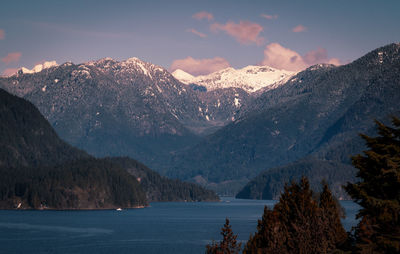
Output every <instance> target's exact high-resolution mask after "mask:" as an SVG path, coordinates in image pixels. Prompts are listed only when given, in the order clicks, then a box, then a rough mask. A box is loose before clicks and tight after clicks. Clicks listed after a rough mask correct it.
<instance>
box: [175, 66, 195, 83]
mask: <svg viewBox="0 0 400 254" xmlns="http://www.w3.org/2000/svg"><path fill="white" fill-rule="evenodd" d="M171 74H172V76H174V77H175V78H176V79H177V80H179V81H181V82H182V83H184V84H190V83H191V82H192V81H193V80H194V79H195V77H194V76H193V75H191V74H189V73H187V72H185V71H183V70H181V69H176V70H175V71H174V72H172V73H171Z"/></svg>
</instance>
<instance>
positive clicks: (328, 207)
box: [243, 177, 347, 254]
mask: <svg viewBox="0 0 400 254" xmlns="http://www.w3.org/2000/svg"><path fill="white" fill-rule="evenodd" d="M346 238H347V237H346V232H345V230H344V229H343V226H342V225H341V223H340V215H339V208H338V204H337V203H336V202H335V200H334V198H333V197H332V194H331V192H330V190H329V188H328V187H327V186H326V185H325V186H324V191H323V192H322V193H321V195H320V199H319V200H318V199H316V198H314V193H313V192H312V190H311V189H310V184H309V182H308V180H307V178H305V177H303V178H302V179H301V180H300V183H299V184H296V183H294V182H292V184H291V185H286V186H285V189H284V192H283V193H282V195H281V197H280V199H279V202H278V203H277V204H276V205H275V207H274V208H273V210H269V209H268V208H265V209H264V214H263V217H262V219H261V220H259V221H258V226H257V232H256V234H255V235H254V236H251V237H250V239H249V241H248V242H247V244H246V246H245V249H244V251H243V252H244V253H304V254H305V253H307V254H308V253H330V252H333V251H334V250H336V249H337V248H338V246H339V245H341V244H343V243H344V242H345V241H346Z"/></svg>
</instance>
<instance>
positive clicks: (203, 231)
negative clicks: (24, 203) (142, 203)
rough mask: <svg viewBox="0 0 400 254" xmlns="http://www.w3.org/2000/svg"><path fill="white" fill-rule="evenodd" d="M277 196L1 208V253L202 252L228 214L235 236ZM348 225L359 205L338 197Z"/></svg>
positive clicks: (242, 235) (250, 228) (244, 233)
mask: <svg viewBox="0 0 400 254" xmlns="http://www.w3.org/2000/svg"><path fill="white" fill-rule="evenodd" d="M275 203H276V201H271V200H238V199H233V198H223V200H222V202H204V203H203V202H201V203H177V202H172V203H152V204H151V207H148V208H144V209H128V210H123V211H115V210H98V211H0V246H2V247H1V249H0V253H22V252H30V253H38V252H42V253H54V252H57V253H204V250H205V245H206V244H207V243H210V242H211V240H213V239H215V240H219V239H220V234H219V232H220V229H221V227H222V226H223V224H224V222H225V218H226V217H228V218H229V219H230V221H231V225H232V229H233V231H234V233H235V234H238V240H239V241H241V242H246V241H247V240H248V238H249V235H250V233H254V232H255V230H256V226H257V220H258V219H259V218H260V217H261V215H262V212H263V210H264V206H265V205H268V206H269V207H272V206H273V205H274V204H275ZM341 204H342V205H343V207H344V208H345V210H346V214H347V218H346V219H345V220H344V221H343V224H344V226H345V228H346V229H347V230H348V229H350V228H351V227H352V226H354V225H355V223H356V221H355V219H354V216H355V214H356V213H357V211H358V209H359V208H358V206H357V205H356V204H354V203H353V202H350V201H344V202H341Z"/></svg>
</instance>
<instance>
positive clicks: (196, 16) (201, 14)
mask: <svg viewBox="0 0 400 254" xmlns="http://www.w3.org/2000/svg"><path fill="white" fill-rule="evenodd" d="M192 17H193V18H194V19H197V20H202V19H206V20H208V21H211V20H213V19H214V15H212V14H211V13H209V12H206V11H201V12H198V13H195V14H193V16H192Z"/></svg>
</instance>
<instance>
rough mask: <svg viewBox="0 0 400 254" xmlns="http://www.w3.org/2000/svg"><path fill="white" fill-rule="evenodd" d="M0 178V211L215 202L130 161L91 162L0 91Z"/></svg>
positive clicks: (196, 188) (33, 109)
mask: <svg viewBox="0 0 400 254" xmlns="http://www.w3.org/2000/svg"><path fill="white" fill-rule="evenodd" d="M128 168H129V172H128V171H127V169H128ZM0 176H1V177H0V209H13V208H20V209H98V208H117V207H124V208H129V207H137V206H145V205H146V204H147V203H148V202H149V201H184V200H187V201H200V200H201V201H203V200H218V197H217V196H216V195H215V193H214V192H211V191H208V190H205V189H203V188H201V187H200V186H196V185H194V184H189V183H183V182H180V181H178V180H170V179H167V178H164V177H161V176H160V175H159V174H157V173H155V172H153V171H151V170H150V169H148V168H147V167H145V166H144V165H142V164H140V163H139V162H137V161H135V160H132V159H128V158H106V159H96V158H93V157H92V156H90V155H88V154H87V153H86V152H84V151H81V150H79V149H76V148H74V147H72V146H70V145H69V144H67V143H65V142H64V141H63V140H61V139H60V138H59V137H58V136H57V134H56V133H55V132H54V130H53V129H52V127H51V126H50V124H49V123H48V122H47V121H46V119H44V117H43V116H42V115H41V114H40V112H39V111H38V110H37V109H36V107H35V106H33V105H32V104H31V103H29V102H27V101H26V100H24V99H21V98H18V97H16V96H13V95H11V94H9V93H7V92H5V91H4V90H2V89H0ZM139 181H140V182H139Z"/></svg>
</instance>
